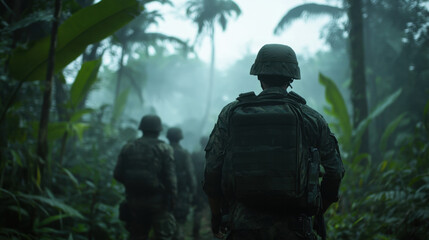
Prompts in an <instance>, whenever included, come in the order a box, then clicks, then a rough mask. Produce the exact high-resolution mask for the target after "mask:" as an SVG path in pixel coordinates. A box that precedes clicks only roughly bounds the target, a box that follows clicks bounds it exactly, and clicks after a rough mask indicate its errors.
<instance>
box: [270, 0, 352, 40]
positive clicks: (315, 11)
mask: <svg viewBox="0 0 429 240" xmlns="http://www.w3.org/2000/svg"><path fill="white" fill-rule="evenodd" d="M344 13H346V10H345V9H343V8H339V7H336V6H331V5H325V4H317V3H304V4H302V5H299V6H297V7H294V8H292V9H290V10H289V11H288V12H287V13H286V14H285V15H284V16H283V18H282V19H281V20H280V22H279V23H278V24H277V26H276V28H275V29H274V34H276V35H278V34H280V33H281V31H282V30H283V29H284V28H285V27H287V26H288V25H289V24H291V23H292V22H293V21H295V20H297V19H300V18H302V17H303V16H306V15H308V16H310V17H317V16H321V15H328V16H332V17H338V16H341V15H342V14H344Z"/></svg>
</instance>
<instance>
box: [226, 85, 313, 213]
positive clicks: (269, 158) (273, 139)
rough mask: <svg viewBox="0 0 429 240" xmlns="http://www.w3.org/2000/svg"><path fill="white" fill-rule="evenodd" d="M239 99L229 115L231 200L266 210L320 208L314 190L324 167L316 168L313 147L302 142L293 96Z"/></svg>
mask: <svg viewBox="0 0 429 240" xmlns="http://www.w3.org/2000/svg"><path fill="white" fill-rule="evenodd" d="M237 100H238V103H237V104H236V105H235V106H233V107H232V109H231V110H230V114H229V119H228V121H229V130H228V131H229V140H228V147H227V150H226V153H225V161H224V165H223V178H222V181H223V184H222V186H223V190H224V193H225V195H226V196H227V198H230V199H234V200H235V201H239V202H242V203H244V204H247V205H250V206H255V207H262V208H267V207H271V208H282V209H290V210H294V211H298V212H310V209H313V210H314V208H317V207H318V205H319V204H320V199H319V198H320V197H319V194H318V189H310V188H311V187H313V188H314V187H316V188H317V186H318V182H317V181H318V176H316V174H317V175H318V168H319V164H318V163H316V164H315V165H314V166H312V165H311V162H312V160H311V156H312V155H311V154H310V150H309V149H310V148H309V147H308V146H305V144H304V143H303V133H304V130H303V124H304V121H303V116H302V110H301V106H300V103H298V102H297V101H296V99H294V98H293V97H290V96H289V95H288V94H285V95H275V98H274V97H273V96H270V97H264V96H256V95H255V94H254V93H253V94H252V93H247V94H244V95H240V97H239V98H238V99H237ZM316 161H317V160H316ZM316 168H317V169H316ZM313 172H314V173H313ZM316 172H317V173H316ZM311 175H312V176H311ZM316 182H317V183H316ZM310 185H315V186H310ZM315 198H317V199H315ZM311 214H313V213H311Z"/></svg>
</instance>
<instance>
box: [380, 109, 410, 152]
mask: <svg viewBox="0 0 429 240" xmlns="http://www.w3.org/2000/svg"><path fill="white" fill-rule="evenodd" d="M405 115H406V113H402V114H401V115H399V116H398V117H396V118H395V119H394V120H393V121H391V122H390V123H389V125H387V127H386V129H385V130H384V132H383V135H382V136H381V140H380V149H381V150H382V151H384V150H385V149H386V146H387V141H388V140H389V137H390V135H392V133H393V132H394V131H395V130H396V129H397V128H398V126H399V125H400V124H401V123H402V122H403V118H404V117H405Z"/></svg>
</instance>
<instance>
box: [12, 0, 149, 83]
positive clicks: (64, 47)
mask: <svg viewBox="0 0 429 240" xmlns="http://www.w3.org/2000/svg"><path fill="white" fill-rule="evenodd" d="M139 12H140V7H139V4H138V2H137V0H121V1H118V0H103V1H101V2H99V3H97V4H95V5H92V6H89V7H86V8H84V9H82V10H80V11H78V12H76V13H75V14H73V15H72V16H71V17H70V18H68V19H67V20H66V21H65V22H64V23H63V24H61V26H60V27H59V29H58V44H57V47H56V49H55V71H56V72H57V71H59V70H61V69H63V68H64V67H65V66H67V65H68V64H69V63H70V62H71V61H73V60H74V59H76V58H77V57H78V56H79V55H80V54H81V53H82V52H83V51H84V50H85V48H86V47H87V46H88V45H89V44H92V43H95V42H99V41H101V40H102V39H104V38H106V37H108V36H110V35H111V34H113V33H114V32H115V31H117V30H118V29H119V28H121V27H122V26H124V25H125V24H127V23H128V22H130V21H131V20H132V19H133V18H134V17H135V16H137V15H138V14H139ZM49 44H50V36H48V37H46V38H43V39H41V40H39V41H36V42H35V43H33V44H32V45H31V47H30V48H29V49H27V50H22V49H19V50H16V51H15V52H14V53H13V54H12V57H11V60H10V65H9V66H10V74H11V76H12V77H13V78H15V79H17V80H21V81H29V80H40V79H43V78H44V77H45V73H46V68H47V59H48V52H49Z"/></svg>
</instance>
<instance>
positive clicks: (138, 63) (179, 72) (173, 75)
mask: <svg viewBox="0 0 429 240" xmlns="http://www.w3.org/2000/svg"><path fill="white" fill-rule="evenodd" d="M219 49H221V46H219ZM157 54H158V53H157ZM157 54H155V55H152V56H150V57H141V58H136V59H134V58H133V59H132V60H131V59H130V60H129V62H128V64H130V65H132V66H133V69H134V70H135V71H136V72H134V73H133V74H134V76H135V78H136V79H137V80H138V81H139V82H140V83H141V89H139V88H138V87H136V86H133V85H132V84H129V83H128V84H127V85H126V84H124V85H125V86H124V88H126V89H128V91H129V93H128V99H127V103H126V107H125V109H124V114H123V115H122V120H123V123H124V124H127V125H129V126H130V127H135V128H137V126H138V122H139V121H140V118H141V117H142V116H143V115H145V114H153V113H155V114H158V115H159V116H160V117H161V119H162V121H163V124H164V131H163V133H161V139H164V140H165V132H166V130H167V129H168V127H172V126H177V127H181V128H182V130H183V132H184V139H183V141H182V143H183V145H184V146H185V147H186V148H188V149H189V150H192V149H195V148H196V147H197V146H198V139H199V138H200V136H202V135H209V134H210V132H211V129H212V128H213V126H214V124H215V122H216V120H217V116H218V114H219V113H220V111H221V109H222V108H223V107H224V106H225V105H226V104H228V103H229V102H231V101H234V100H235V98H236V97H238V95H239V94H240V93H243V92H249V91H254V92H255V93H259V92H261V87H260V83H259V81H258V80H257V77H256V76H252V75H250V74H249V72H250V67H251V65H252V64H253V62H254V59H255V57H256V53H248V54H247V55H245V56H243V57H242V58H241V59H239V60H238V61H236V62H235V63H234V64H232V65H231V66H230V67H228V68H227V69H224V70H219V69H216V71H215V75H214V86H213V89H212V90H213V95H212V96H213V98H212V104H211V108H210V112H209V117H208V120H207V122H206V123H205V124H204V127H203V128H202V126H203V123H202V118H203V115H204V111H205V107H206V105H207V95H208V91H209V90H208V85H209V82H208V79H209V63H205V62H203V61H201V60H199V59H198V58H195V57H194V58H192V57H185V56H184V55H183V54H180V53H178V54H169V53H159V55H157ZM217 54H218V55H220V54H222V52H221V51H219V53H217ZM297 55H298V61H299V64H300V68H301V80H295V81H294V82H293V83H292V87H293V89H290V88H289V90H292V91H295V92H296V93H298V94H300V95H301V96H303V97H304V98H305V99H306V100H307V103H308V104H309V105H310V106H311V107H313V108H315V109H317V110H322V109H323V107H324V106H325V98H324V88H323V87H322V86H321V85H320V84H319V83H318V73H319V71H322V70H323V67H325V68H326V69H327V71H324V72H323V73H324V74H326V75H328V76H334V77H335V75H336V74H337V73H336V72H335V71H333V70H330V71H328V70H329V69H328V68H327V66H326V60H324V61H323V60H321V59H318V58H320V57H322V56H324V55H325V53H319V54H318V55H320V56H311V57H309V58H305V59H303V58H301V57H300V56H299V52H297ZM336 61H338V62H340V63H342V64H343V66H338V70H336V71H339V72H343V74H345V72H346V71H347V69H348V63H347V60H346V58H344V59H342V60H340V59H337V60H336ZM114 73H115V71H111V70H109V69H108V66H107V67H104V68H103V69H102V71H101V74H100V75H99V77H100V82H99V84H98V87H97V90H95V91H94V92H93V93H92V95H91V96H90V98H89V101H88V105H90V106H100V105H103V104H111V102H112V99H113V95H114V91H113V89H114V84H115V81H113V80H114V79H115V77H116V75H115V74H114ZM109 79H110V81H109ZM139 91H141V98H142V100H143V101H142V100H141V99H140V97H139V94H138V92H139Z"/></svg>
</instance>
